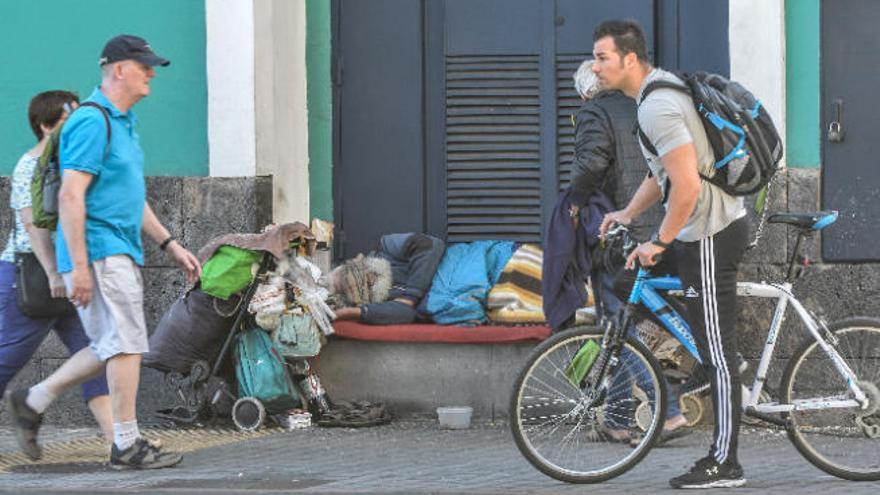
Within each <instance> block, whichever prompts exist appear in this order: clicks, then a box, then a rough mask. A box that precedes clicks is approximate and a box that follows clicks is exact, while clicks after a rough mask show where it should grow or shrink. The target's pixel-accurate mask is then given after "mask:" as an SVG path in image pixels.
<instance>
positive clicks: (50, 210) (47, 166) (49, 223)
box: [30, 101, 112, 230]
mask: <svg viewBox="0 0 880 495" xmlns="http://www.w3.org/2000/svg"><path fill="white" fill-rule="evenodd" d="M85 107H94V108H97V109H98V110H99V111H100V112H101V115H102V116H103V117H104V123H105V124H106V126H107V144H105V145H104V159H106V158H107V156H108V155H109V154H110V142H111V139H112V132H111V131H110V118H109V117H108V116H107V111H106V110H105V109H104V107H102V106H101V105H99V104H98V103H95V102H93V101H86V102H83V104H82V105H80V106H79V108H85ZM62 127H63V126H58V128H56V129H55V130H54V131H52V134H50V135H49V140H48V141H47V142H46V147H45V148H43V154H42V155H40V159H39V161H38V162H37V166H36V167H35V168H34V175H33V176H32V177H31V184H30V190H31V212H32V213H31V214H32V215H33V217H32V222H33V224H34V225H35V226H37V227H39V228H41V229H49V230H57V229H58V191H60V190H61V167H60V164H59V161H58V147H59V146H60V142H61V129H62Z"/></svg>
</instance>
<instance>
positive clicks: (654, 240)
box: [651, 232, 672, 249]
mask: <svg viewBox="0 0 880 495" xmlns="http://www.w3.org/2000/svg"><path fill="white" fill-rule="evenodd" d="M651 244H653V245H655V246H659V247H661V248H663V249H669V246H671V245H672V243H671V242H663V241H661V240H660V232H657V233H656V234H654V237H651Z"/></svg>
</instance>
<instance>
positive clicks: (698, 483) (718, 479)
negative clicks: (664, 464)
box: [669, 456, 746, 488]
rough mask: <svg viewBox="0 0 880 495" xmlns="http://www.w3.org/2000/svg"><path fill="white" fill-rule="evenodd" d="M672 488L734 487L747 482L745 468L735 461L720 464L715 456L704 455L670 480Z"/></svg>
mask: <svg viewBox="0 0 880 495" xmlns="http://www.w3.org/2000/svg"><path fill="white" fill-rule="evenodd" d="M669 484H670V485H671V486H672V488H734V487H737V486H743V485H745V484H746V479H745V477H744V476H743V468H742V466H740V465H739V464H737V463H735V462H730V461H728V462H725V463H724V464H720V463H719V462H718V461H716V460H715V458H714V457H712V456H709V457H704V458H702V459H700V460H699V461H697V462H696V464H694V467H692V468H691V470H690V471H688V472H687V473H685V474H683V475H681V476H679V477H677V478H672V479H671V480H669Z"/></svg>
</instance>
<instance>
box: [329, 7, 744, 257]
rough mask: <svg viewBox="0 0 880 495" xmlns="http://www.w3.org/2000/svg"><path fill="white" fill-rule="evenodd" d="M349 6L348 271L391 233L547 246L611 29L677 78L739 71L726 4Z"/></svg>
mask: <svg viewBox="0 0 880 495" xmlns="http://www.w3.org/2000/svg"><path fill="white" fill-rule="evenodd" d="M334 7H335V8H334V18H335V23H334V24H335V27H336V38H335V40H334V41H335V42H334V48H335V55H336V62H337V67H338V68H337V70H336V74H337V80H336V82H337V91H336V93H335V94H336V98H335V104H336V122H335V129H336V146H335V149H336V152H337V157H336V160H335V163H334V165H335V167H334V189H335V195H334V209H335V219H336V222H337V225H338V226H339V228H340V231H341V235H340V238H341V243H339V244H337V255H338V256H341V257H345V256H351V255H353V254H355V253H356V252H358V251H363V250H366V249H369V248H370V247H372V246H373V245H374V244H375V241H376V239H377V238H378V236H379V235H381V234H382V233H386V232H392V231H409V230H418V231H427V232H430V233H432V234H434V235H437V236H439V237H443V238H446V239H447V240H449V241H450V242H456V241H470V240H475V239H509V240H516V241H531V242H537V241H539V240H540V238H541V231H542V226H543V224H544V218H545V217H546V215H548V214H549V210H550V208H551V207H552V204H553V202H554V200H555V198H556V196H557V194H558V191H559V189H560V188H561V187H564V186H565V185H566V184H567V182H568V175H569V162H570V160H571V154H572V126H571V122H570V115H571V114H572V113H574V112H575V111H576V110H577V107H578V105H579V99H578V98H577V97H576V95H575V93H574V90H573V89H572V81H571V77H572V74H573V72H574V70H575V69H576V68H577V66H578V64H580V62H581V61H582V60H583V59H584V58H586V57H587V56H589V54H590V51H591V49H592V45H593V43H592V32H593V29H594V28H595V27H596V25H598V24H599V23H600V22H601V21H603V20H605V19H609V18H620V17H626V18H633V19H636V20H638V21H639V22H640V23H641V24H642V26H643V27H644V28H645V30H646V34H647V37H648V40H649V45H650V51H651V55H652V56H654V57H655V59H656V60H658V61H659V62H660V63H661V64H663V66H664V67H667V68H671V69H684V70H692V69H696V68H702V69H708V70H713V71H716V72H722V73H727V71H728V69H727V67H728V58H729V57H728V52H727V41H726V40H727V2H726V1H714V2H700V1H694V0H616V1H607V2H599V1H591V2H587V1H583V0H438V1H425V0H422V1H419V0H381V1H370V2H364V1H360V0H337V1H336V3H335V4H334ZM697 21H700V22H697ZM718 33H724V35H723V36H719V35H718ZM658 47H659V48H658ZM703 64H707V65H705V66H704V65H703Z"/></svg>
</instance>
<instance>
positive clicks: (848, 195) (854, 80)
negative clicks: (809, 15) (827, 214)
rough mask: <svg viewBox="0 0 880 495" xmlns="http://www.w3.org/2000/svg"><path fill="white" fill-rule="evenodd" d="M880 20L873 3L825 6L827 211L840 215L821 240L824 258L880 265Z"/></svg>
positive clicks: (858, 0) (856, 0)
mask: <svg viewBox="0 0 880 495" xmlns="http://www.w3.org/2000/svg"><path fill="white" fill-rule="evenodd" d="M877 19H880V2H877V1H875V0H835V1H833V2H829V1H824V2H822V134H821V139H822V207H823V208H825V209H834V210H839V211H840V217H839V219H838V221H837V223H836V225H834V226H833V227H832V228H830V229H829V230H828V232H827V233H826V234H824V235H823V236H822V258H823V259H824V260H825V261H880V249H878V247H877V233H878V232H880V174H878V173H877V161H876V160H877V159H876V156H877V134H876V133H877V129H878V128H880V111H878V108H877V67H878V66H880V37H878V36H877ZM832 126H840V131H841V132H842V139H841V140H835V139H833V138H832V136H831V135H830V129H831V128H832Z"/></svg>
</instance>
